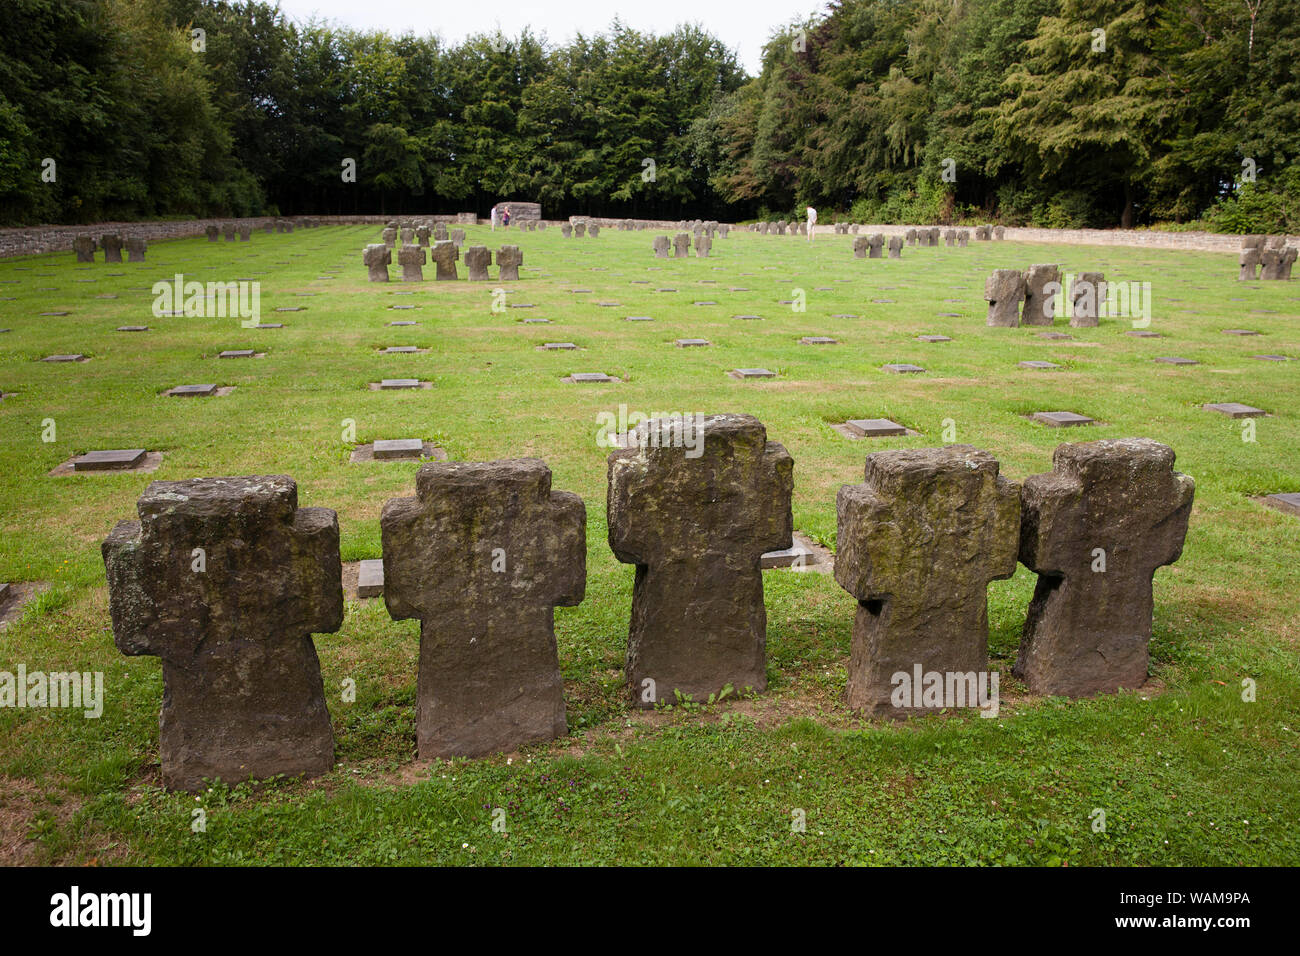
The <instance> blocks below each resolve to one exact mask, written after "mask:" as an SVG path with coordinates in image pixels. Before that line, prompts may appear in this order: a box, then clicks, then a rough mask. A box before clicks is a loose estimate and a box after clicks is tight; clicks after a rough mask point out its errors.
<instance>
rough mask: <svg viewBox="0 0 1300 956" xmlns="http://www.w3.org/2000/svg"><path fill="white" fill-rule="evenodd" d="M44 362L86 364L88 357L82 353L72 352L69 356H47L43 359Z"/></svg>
mask: <svg viewBox="0 0 1300 956" xmlns="http://www.w3.org/2000/svg"><path fill="white" fill-rule="evenodd" d="M41 361H42V362H84V361H86V356H84V355H82V354H81V353H80V352H72V353H69V354H67V355H47V356H45V358H43V359H41Z"/></svg>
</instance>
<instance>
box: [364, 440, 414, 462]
mask: <svg viewBox="0 0 1300 956" xmlns="http://www.w3.org/2000/svg"><path fill="white" fill-rule="evenodd" d="M370 453H371V455H372V456H373V457H374V459H375V461H396V460H399V459H402V458H422V457H423V456H424V442H423V441H422V440H421V439H419V438H381V439H379V440H377V441H375V442H372V443H371V445H370Z"/></svg>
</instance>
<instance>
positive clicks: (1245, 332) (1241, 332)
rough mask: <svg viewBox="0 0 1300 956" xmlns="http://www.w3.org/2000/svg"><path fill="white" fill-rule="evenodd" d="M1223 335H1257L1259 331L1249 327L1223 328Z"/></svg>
mask: <svg viewBox="0 0 1300 956" xmlns="http://www.w3.org/2000/svg"><path fill="white" fill-rule="evenodd" d="M1223 334H1224V335H1259V334H1260V333H1258V332H1255V331H1252V330H1251V329H1224V330H1223Z"/></svg>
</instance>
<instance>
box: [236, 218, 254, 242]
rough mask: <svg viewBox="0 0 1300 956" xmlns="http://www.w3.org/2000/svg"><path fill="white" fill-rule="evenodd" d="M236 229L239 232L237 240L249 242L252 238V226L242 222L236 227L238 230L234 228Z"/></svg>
mask: <svg viewBox="0 0 1300 956" xmlns="http://www.w3.org/2000/svg"><path fill="white" fill-rule="evenodd" d="M236 231H237V232H238V233H239V241H240V242H250V241H252V238H253V227H252V226H251V225H250V224H248V223H244V224H243V225H241V226H240V227H239V228H238V230H236Z"/></svg>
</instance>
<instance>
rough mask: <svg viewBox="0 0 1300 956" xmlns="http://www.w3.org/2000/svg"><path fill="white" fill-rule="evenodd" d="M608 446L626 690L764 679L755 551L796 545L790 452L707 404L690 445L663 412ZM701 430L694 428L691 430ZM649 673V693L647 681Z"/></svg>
mask: <svg viewBox="0 0 1300 956" xmlns="http://www.w3.org/2000/svg"><path fill="white" fill-rule="evenodd" d="M637 436H638V440H637V441H636V442H635V443H633V445H632V447H629V448H626V449H623V450H620V451H616V452H614V453H613V454H611V455H610V456H609V488H608V500H607V508H608V520H609V544H610V547H611V548H612V549H613V551H614V555H615V557H617V558H618V560H620V561H622V562H624V563H627V564H635V565H636V578H635V583H634V584H633V591H632V620H631V626H630V628H629V633H628V650H627V679H628V682H629V690H630V693H631V696H632V700H633V701H634V703H636V704H637V705H639V706H642V707H650V706H652V705H653V703H654V701H655V700H660V701H665V702H670V703H671V702H673V701H674V700H675V693H674V692H675V691H680V692H681V693H682V694H684V695H689V696H690V697H691V698H692V699H694V700H696V701H704V700H707V699H708V697H709V695H710V694H717V693H720V692H721V691H722V690H723V688H724V687H726V686H727V685H731V687H732V688H733V690H734V691H735V693H737V694H743V693H745V691H746V689H747V688H749V689H752V690H753V691H762V690H763V689H765V688H766V687H767V668H766V643H767V612H766V609H765V607H764V605H763V575H762V571H761V569H760V566H759V564H760V559H761V558H762V556H763V554H764V553H765V552H768V551H776V550H780V549H783V548H789V547H791V546H792V545H793V540H792V537H791V535H792V532H793V528H794V523H793V518H792V515H791V510H790V496H791V491H792V489H793V484H794V478H793V472H794V461H793V460H792V459H791V458H790V455H789V453H788V452H786V450H785V448H783V447H782V446H781V445H780V444H778V443H776V442H769V441H768V440H767V431H766V429H764V427H763V423H762V422H760V421H759V420H758V419H756V418H754V417H752V416H750V415H734V414H727V415H711V416H708V417H707V418H705V419H704V421H703V449H702V453H701V454H700V455H699V456H698V457H688V452H691V451H692V449H691V448H687V447H685V446H686V445H687V444H692V445H693V444H695V442H694V441H692V442H690V443H688V442H686V441H684V440H680V441H674V440H673V438H672V433H671V431H670V430H669V428H667V427H665V425H664V423H662V422H646V423H643V424H642V425H640V426H639V427H638V430H637ZM696 438H697V439H698V436H696ZM647 680H648V681H653V689H654V693H653V699H647V698H648V695H649V691H650V686H651V685H649V684H646V683H645V682H646V681H647Z"/></svg>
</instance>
